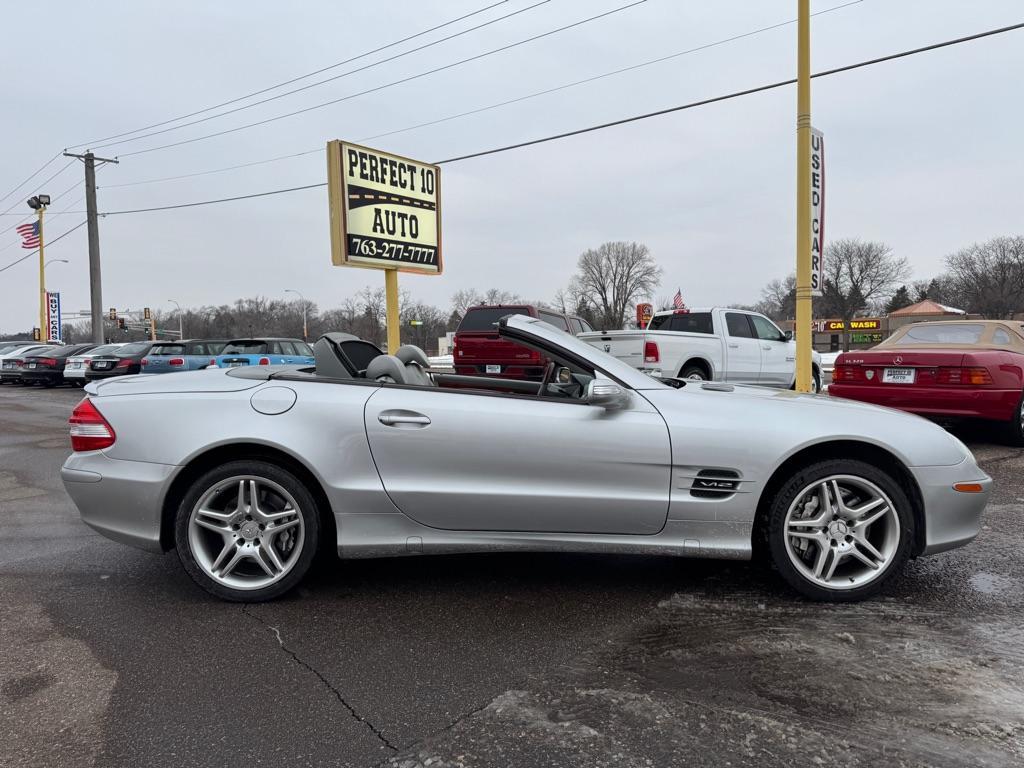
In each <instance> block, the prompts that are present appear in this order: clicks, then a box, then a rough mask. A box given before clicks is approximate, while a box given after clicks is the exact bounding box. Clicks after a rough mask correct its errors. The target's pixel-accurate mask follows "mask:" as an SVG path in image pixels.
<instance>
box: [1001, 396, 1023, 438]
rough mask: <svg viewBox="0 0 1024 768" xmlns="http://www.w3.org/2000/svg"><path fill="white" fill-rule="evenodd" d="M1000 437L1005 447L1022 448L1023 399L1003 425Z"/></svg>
mask: <svg viewBox="0 0 1024 768" xmlns="http://www.w3.org/2000/svg"><path fill="white" fill-rule="evenodd" d="M1001 432H1002V434H1001V435H1000V437H1001V438H1002V440H1003V442H1004V443H1006V444H1007V445H1013V446H1017V447H1019V446H1024V397H1022V398H1021V401H1020V402H1019V403H1017V410H1015V411H1014V412H1013V416H1011V417H1010V419H1009V421H1006V422H1004V423H1003V426H1002V430H1001Z"/></svg>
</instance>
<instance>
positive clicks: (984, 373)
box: [935, 367, 992, 386]
mask: <svg viewBox="0 0 1024 768" xmlns="http://www.w3.org/2000/svg"><path fill="white" fill-rule="evenodd" d="M935 383H936V384H968V385H970V384H974V385H978V386H984V385H986V384H991V383H992V374H990V373H989V372H988V368H953V367H943V368H939V370H938V372H937V373H936V374H935Z"/></svg>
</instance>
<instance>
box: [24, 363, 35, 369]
mask: <svg viewBox="0 0 1024 768" xmlns="http://www.w3.org/2000/svg"><path fill="white" fill-rule="evenodd" d="M25 367H26V368H35V367H36V364H35V363H29V364H28V365H26V366H25Z"/></svg>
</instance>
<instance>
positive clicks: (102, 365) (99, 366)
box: [92, 363, 110, 371]
mask: <svg viewBox="0 0 1024 768" xmlns="http://www.w3.org/2000/svg"><path fill="white" fill-rule="evenodd" d="M92 367H93V368H95V369H96V370H97V371H102V370H104V369H105V368H109V367H110V363H93V364H92Z"/></svg>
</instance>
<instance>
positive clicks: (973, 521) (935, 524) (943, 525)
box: [909, 458, 992, 555]
mask: <svg viewBox="0 0 1024 768" xmlns="http://www.w3.org/2000/svg"><path fill="white" fill-rule="evenodd" d="M909 469H910V472H911V474H913V476H914V479H915V480H916V481H917V486H918V488H919V489H920V491H921V498H922V500H923V501H924V521H925V526H924V532H925V536H924V546H923V548H922V549H921V552H920V554H922V555H934V554H935V553H936V552H945V551H946V550H947V549H955V548H956V547H962V546H963V545H965V544H967V543H969V542H970V541H971V540H973V539H974V537H976V536H977V535H978V533H979V532H980V531H981V513H982V510H984V509H985V505H986V504H987V503H988V497H989V494H990V493H991V491H992V478H991V477H989V476H988V475H986V474H985V473H984V472H983V471H982V470H981V469H979V468H978V465H977V464H975V462H974V459H973V458H966V459H964V460H963V461H962V462H961V463H960V464H955V465H953V466H951V467H910V468H909ZM954 483H978V484H979V485H981V487H982V491H981V493H963V492H961V491H956V490H954V489H953V484H954Z"/></svg>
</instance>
